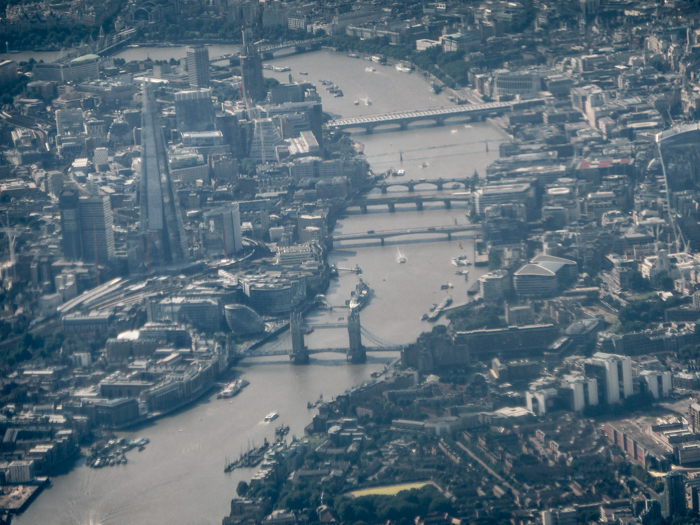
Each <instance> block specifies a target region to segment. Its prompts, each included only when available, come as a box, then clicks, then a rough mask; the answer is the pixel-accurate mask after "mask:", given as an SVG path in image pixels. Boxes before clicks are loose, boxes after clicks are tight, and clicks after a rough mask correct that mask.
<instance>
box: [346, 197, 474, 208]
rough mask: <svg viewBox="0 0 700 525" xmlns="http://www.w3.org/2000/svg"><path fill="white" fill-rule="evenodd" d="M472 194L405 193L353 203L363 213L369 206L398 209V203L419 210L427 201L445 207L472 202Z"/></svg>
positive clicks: (365, 198)
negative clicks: (441, 204) (438, 203)
mask: <svg viewBox="0 0 700 525" xmlns="http://www.w3.org/2000/svg"><path fill="white" fill-rule="evenodd" d="M471 201H472V195H471V193H470V192H459V193H447V194H444V195H436V194H430V195H421V194H420V193H412V194H410V195H406V194H405V193H401V194H397V195H387V196H386V197H370V198H368V197H363V198H361V199H356V200H355V201H354V202H353V204H354V205H356V206H359V207H360V210H362V213H367V208H368V207H369V206H388V207H389V211H391V212H393V211H396V205H397V204H415V205H416V208H417V209H419V210H422V209H423V204H425V203H426V202H444V203H445V208H448V209H449V208H451V207H452V203H453V202H471Z"/></svg>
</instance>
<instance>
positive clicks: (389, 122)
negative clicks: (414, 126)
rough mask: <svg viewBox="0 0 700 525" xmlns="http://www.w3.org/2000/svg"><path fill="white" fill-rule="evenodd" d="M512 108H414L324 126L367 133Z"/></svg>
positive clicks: (496, 104)
mask: <svg viewBox="0 0 700 525" xmlns="http://www.w3.org/2000/svg"><path fill="white" fill-rule="evenodd" d="M512 108H513V102H489V103H488V104H477V105H464V106H450V107H438V108H426V109H416V110H412V111H410V110H409V111H400V112H394V113H383V114H379V115H369V116H366V117H348V118H340V119H336V120H331V121H329V122H328V123H327V124H326V127H327V128H328V129H338V130H341V129H351V128H363V129H364V130H365V131H366V132H367V133H372V132H373V131H374V130H375V129H376V128H378V127H380V126H387V128H388V129H387V131H389V130H406V129H408V126H409V124H410V123H411V122H417V121H420V120H431V121H433V122H435V124H436V125H438V126H442V125H444V124H445V121H446V120H447V119H449V118H452V117H472V118H482V117H485V116H487V115H490V114H500V113H504V112H506V111H510V110H512ZM389 126H391V127H389Z"/></svg>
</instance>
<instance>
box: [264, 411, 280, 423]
mask: <svg viewBox="0 0 700 525" xmlns="http://www.w3.org/2000/svg"><path fill="white" fill-rule="evenodd" d="M278 417H280V415H279V414H278V413H277V412H270V413H269V414H268V415H266V416H265V423H269V422H270V421H274V420H275V419H277V418H278Z"/></svg>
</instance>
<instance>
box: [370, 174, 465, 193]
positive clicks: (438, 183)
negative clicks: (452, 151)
mask: <svg viewBox="0 0 700 525" xmlns="http://www.w3.org/2000/svg"><path fill="white" fill-rule="evenodd" d="M471 183H472V179H468V178H464V179H442V178H440V179H419V180H413V179H410V180H403V179H396V178H392V179H382V180H381V181H379V182H377V183H376V184H375V185H374V186H372V187H373V188H379V189H381V190H382V193H387V192H388V189H389V188H394V187H397V186H401V187H404V188H408V191H414V189H415V187H416V186H418V185H419V184H430V185H432V186H435V187H436V188H437V189H438V191H442V190H443V188H444V187H445V184H452V185H453V186H454V185H463V186H464V187H465V188H468V187H469V185H470V184H471ZM452 189H457V188H454V187H453V188H452Z"/></svg>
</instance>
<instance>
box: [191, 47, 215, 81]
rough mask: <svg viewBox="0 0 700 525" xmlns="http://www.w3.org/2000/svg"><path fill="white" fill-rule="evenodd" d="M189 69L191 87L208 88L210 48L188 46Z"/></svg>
mask: <svg viewBox="0 0 700 525" xmlns="http://www.w3.org/2000/svg"><path fill="white" fill-rule="evenodd" d="M187 71H188V73H189V77H190V87H193V88H208V87H209V86H210V82H209V50H208V49H207V48H206V47H204V46H193V47H188V48H187Z"/></svg>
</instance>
